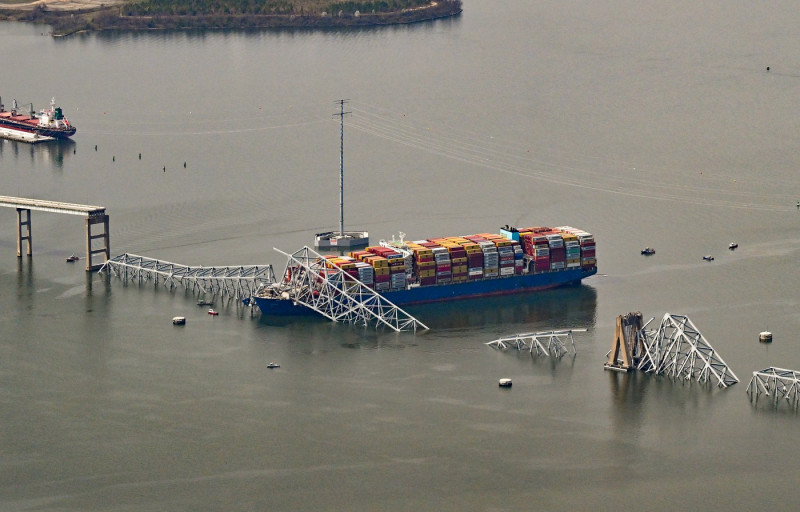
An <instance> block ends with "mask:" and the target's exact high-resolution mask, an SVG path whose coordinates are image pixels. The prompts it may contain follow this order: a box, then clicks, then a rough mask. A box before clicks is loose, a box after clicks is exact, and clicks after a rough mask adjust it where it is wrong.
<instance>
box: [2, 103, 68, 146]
mask: <svg viewBox="0 0 800 512" xmlns="http://www.w3.org/2000/svg"><path fill="white" fill-rule="evenodd" d="M29 105H30V112H29V113H28V114H27V115H26V114H21V113H19V112H18V107H17V100H13V103H12V107H11V110H5V106H4V105H3V103H2V101H1V100H0V137H3V138H6V139H11V140H18V141H22V142H40V141H45V140H53V139H65V138H68V137H72V136H73V135H75V132H76V128H75V126H74V125H72V124H70V122H69V120H68V119H67V118H66V116H64V112H63V111H62V110H61V107H57V106H56V99H55V98H53V99H52V100H51V101H50V108H48V109H44V110H41V111H39V115H38V116H37V115H36V113H35V112H34V110H33V104H29Z"/></svg>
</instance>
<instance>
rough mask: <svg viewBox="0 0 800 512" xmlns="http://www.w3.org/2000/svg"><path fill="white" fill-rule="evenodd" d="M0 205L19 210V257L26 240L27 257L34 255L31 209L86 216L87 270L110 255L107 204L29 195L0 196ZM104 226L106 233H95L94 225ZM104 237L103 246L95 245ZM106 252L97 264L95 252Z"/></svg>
mask: <svg viewBox="0 0 800 512" xmlns="http://www.w3.org/2000/svg"><path fill="white" fill-rule="evenodd" d="M0 206H3V207H6V208H16V209H17V256H18V257H20V258H21V257H22V245H23V242H28V247H27V252H26V254H27V255H28V256H32V255H33V248H32V243H33V240H32V236H31V210H37V211H42V212H51V213H64V214H67V215H80V216H83V217H85V218H86V270H96V269H98V268H100V267H101V266H102V264H103V263H105V262H106V261H108V260H109V259H110V258H111V244H110V236H109V230H108V215H106V209H105V207H104V206H92V205H88V204H76V203H64V202H60V201H48V200H45V199H30V198H26V197H10V196H0ZM95 224H102V225H103V232H102V233H100V234H92V226H93V225H95ZM98 239H100V240H102V241H103V247H101V248H99V249H98V248H94V247H93V241H94V240H98ZM101 254H102V255H103V256H104V259H103V261H102V262H100V263H98V264H94V262H93V257H94V256H95V255H101Z"/></svg>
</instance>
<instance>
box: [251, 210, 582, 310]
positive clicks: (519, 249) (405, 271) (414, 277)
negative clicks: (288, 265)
mask: <svg viewBox="0 0 800 512" xmlns="http://www.w3.org/2000/svg"><path fill="white" fill-rule="evenodd" d="M323 258H324V260H325V261H324V262H323V263H324V267H325V268H330V269H334V268H335V269H340V270H342V271H344V272H345V273H346V274H348V275H349V276H351V277H353V278H354V279H357V280H358V281H360V282H361V283H363V284H365V285H366V286H369V287H370V288H372V289H374V290H375V291H376V292H378V293H380V294H381V295H382V296H383V297H384V298H385V299H387V300H389V301H390V302H392V303H393V304H395V305H396V306H401V307H402V306H408V305H413V304H423V303H429V302H439V301H451V300H458V299H470V298H477V297H487V296H493V295H506V294H515V293H525V292H532V291H537V290H544V289H548V288H555V287H559V286H567V285H574V284H579V283H580V282H581V280H582V279H584V278H586V277H589V276H591V275H594V274H596V273H597V257H596V249H595V241H594V237H593V236H592V234H590V233H588V232H586V231H583V230H580V229H576V228H573V227H571V226H561V227H556V228H550V227H541V226H539V227H529V228H522V229H516V228H513V227H510V226H504V227H503V228H502V229H501V230H500V233H499V234H493V233H479V234H475V235H468V236H454V237H447V238H429V239H426V240H418V241H413V242H406V241H404V240H400V241H399V242H397V241H391V242H385V241H382V242H381V245H377V246H371V247H366V248H365V249H363V250H358V251H351V252H350V253H349V254H348V255H347V256H323ZM289 270H291V269H289ZM253 299H254V300H255V302H256V304H258V307H259V309H261V312H262V313H264V314H267V315H292V314H294V315H297V314H314V311H313V310H312V309H309V308H306V307H304V306H302V305H299V304H296V303H295V302H294V301H293V300H292V298H291V296H290V295H289V294H288V293H286V292H285V289H282V288H281V283H280V282H279V283H274V284H272V285H270V286H267V287H265V288H263V289H261V290H260V291H259V292H258V293H257V294H256V295H255V297H253Z"/></svg>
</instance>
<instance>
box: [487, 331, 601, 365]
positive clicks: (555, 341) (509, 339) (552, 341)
mask: <svg viewBox="0 0 800 512" xmlns="http://www.w3.org/2000/svg"><path fill="white" fill-rule="evenodd" d="M573 332H586V329H567V330H562V331H542V332H532V333H525V334H515V335H513V336H506V337H503V338H499V339H496V340H494V341H489V342H487V343H486V344H487V345H489V346H490V347H492V348H496V349H499V350H508V349H509V348H515V349H517V350H519V351H523V350H527V351H529V352H530V353H531V355H536V356H542V355H544V356H552V357H556V358H560V357H562V356H564V355H566V354H572V355H573V356H574V355H576V354H577V352H576V350H575V340H574V339H573V338H572V333H573ZM567 343H569V345H568V344H567Z"/></svg>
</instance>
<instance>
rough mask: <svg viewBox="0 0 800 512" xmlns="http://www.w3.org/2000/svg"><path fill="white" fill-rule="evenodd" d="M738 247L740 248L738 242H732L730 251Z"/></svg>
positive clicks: (729, 247)
mask: <svg viewBox="0 0 800 512" xmlns="http://www.w3.org/2000/svg"><path fill="white" fill-rule="evenodd" d="M737 247H739V244H737V243H736V242H731V243H729V244H728V249H730V250H734V249H736V248H737Z"/></svg>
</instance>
